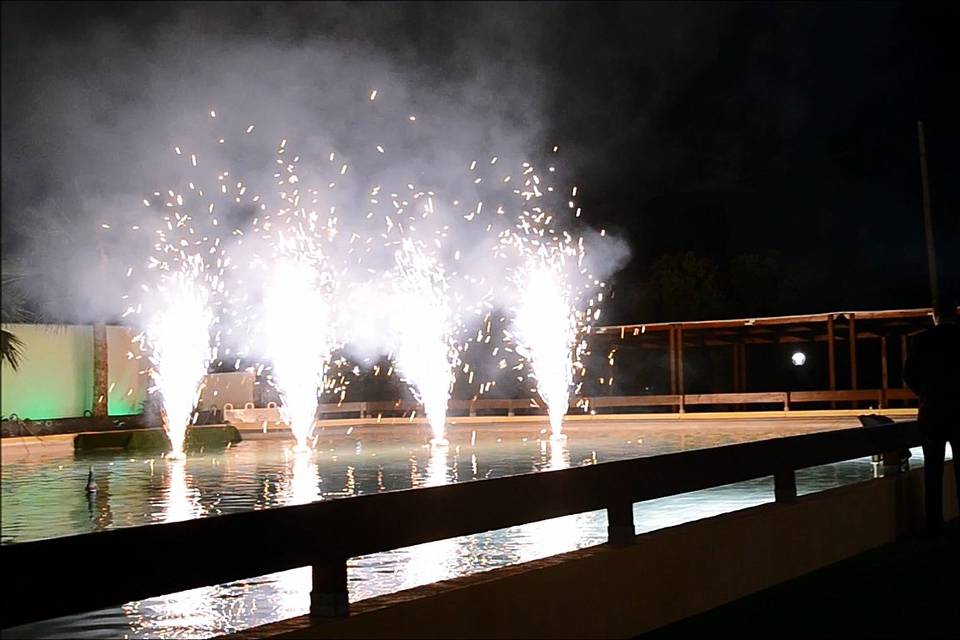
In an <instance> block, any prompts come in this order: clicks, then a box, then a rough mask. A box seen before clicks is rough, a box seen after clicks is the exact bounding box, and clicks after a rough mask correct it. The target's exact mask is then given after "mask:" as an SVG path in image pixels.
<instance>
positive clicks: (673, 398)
mask: <svg viewBox="0 0 960 640" xmlns="http://www.w3.org/2000/svg"><path fill="white" fill-rule="evenodd" d="M891 400H896V401H915V400H916V396H915V395H914V394H913V392H912V391H910V390H909V389H886V390H884V389H862V390H852V391H849V390H848V391H771V392H766V391H764V392H753V393H701V394H686V395H678V394H664V395H643V396H596V397H587V398H581V399H580V403H579V404H580V406H579V407H574V408H571V410H570V411H571V413H574V414H576V413H577V412H578V411H582V410H583V409H584V408H585V409H586V410H587V411H589V410H591V409H631V408H641V407H643V408H647V407H662V408H664V409H665V410H667V411H675V410H679V411H686V409H687V407H694V406H723V407H743V406H749V405H779V407H780V408H781V409H782V410H784V411H789V410H791V409H794V408H796V407H797V405H810V404H815V403H821V404H822V403H832V404H836V403H844V404H846V405H847V406H850V405H855V404H857V403H861V404H864V403H866V404H871V405H873V406H874V407H875V408H881V409H882V408H886V407H889V403H890V401H891ZM447 408H448V410H449V411H450V413H451V415H458V414H459V415H469V416H476V415H478V412H480V411H485V412H486V411H504V410H506V414H507V415H508V416H513V415H516V413H517V412H518V411H523V412H528V413H535V414H545V413H546V410H547V409H546V407H545V406H544V405H543V403H542V402H541V401H539V400H537V399H534V398H513V399H500V398H479V399H476V400H450V402H449V404H448V406H447ZM414 411H417V412H422V407H420V405H418V404H417V403H416V402H413V401H410V400H388V401H379V402H341V403H330V404H320V405H318V410H317V413H318V414H319V415H320V416H344V415H352V416H356V417H360V418H371V417H377V416H381V415H384V414H386V415H390V414H397V415H410V414H411V413H412V412H414ZM223 415H224V419H226V420H227V421H234V422H261V421H264V420H265V421H268V422H273V421H276V420H279V415H280V414H279V410H278V409H277V408H275V407H274V408H254V407H252V406H251V407H249V408H246V409H243V408H239V407H237V408H232V407H229V406H226V407H224V414H223Z"/></svg>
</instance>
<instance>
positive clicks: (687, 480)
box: [0, 422, 919, 626]
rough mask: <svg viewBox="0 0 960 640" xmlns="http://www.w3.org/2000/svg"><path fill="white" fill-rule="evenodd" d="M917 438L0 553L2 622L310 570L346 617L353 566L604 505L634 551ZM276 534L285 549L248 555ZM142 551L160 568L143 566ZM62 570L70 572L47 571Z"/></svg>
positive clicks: (782, 444) (286, 512)
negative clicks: (671, 518) (770, 486)
mask: <svg viewBox="0 0 960 640" xmlns="http://www.w3.org/2000/svg"><path fill="white" fill-rule="evenodd" d="M918 443H919V432H918V430H917V426H916V423H915V422H901V423H897V424H895V425H888V426H883V427H875V428H851V429H842V430H837V431H829V432H822V433H814V434H807V435H799V436H790V437H784V438H777V439H772V440H761V441H755V442H746V443H741V444H732V445H727V446H721V447H714V448H708V449H698V450H693V451H683V452H678V453H670V454H665V455H658V456H651V457H646V458H635V459H630V460H619V461H615V462H606V463H601V464H597V465H592V466H586V467H578V468H572V469H563V470H557V471H545V472H540V473H530V474H524V475H519V476H509V477H504V478H495V479H490V480H478V481H471V482H464V483H460V484H452V485H445V486H439V487H428V488H419V489H408V490H403V491H393V492H388V493H381V494H372V495H365V496H358V497H352V498H343V499H335V500H327V501H320V502H314V503H311V504H306V505H297V506H289V507H278V508H273V509H267V510H262V511H249V512H244V513H236V514H228V515H222V516H213V517H207V518H201V519H197V520H188V521H184V522H174V523H167V524H154V525H145V526H138V527H130V528H123V529H115V530H111V531H105V532H101V533H89V534H82V535H75V536H68V537H63V538H53V539H47V540H38V541H32V542H22V543H16V544H11V545H4V546H3V547H0V553H2V559H3V566H4V567H5V568H6V569H7V570H8V574H7V575H13V576H15V584H16V589H15V590H13V591H11V592H10V593H8V594H7V597H6V599H5V601H4V604H5V605H6V606H5V611H6V613H5V616H4V620H3V624H4V626H15V625H19V624H24V623H27V622H31V621H36V620H43V619H47V618H52V617H57V616H62V615H68V614H72V613H80V612H84V611H92V610H96V609H100V608H104V607H109V606H115V605H118V604H120V603H123V602H128V601H131V600H141V599H144V598H148V597H153V596H158V595H162V594H166V593H173V592H177V591H182V590H186V589H192V588H197V587H204V586H209V585H213V584H221V583H224V582H230V581H233V580H240V579H245V578H251V577H254V576H260V575H265V574H269V573H274V572H277V571H284V570H287V569H293V568H296V567H302V566H307V565H310V566H312V567H313V592H312V594H311V596H312V597H311V613H312V614H314V615H343V614H345V613H346V611H347V608H348V603H347V582H346V559H347V558H350V557H355V556H360V555H366V554H371V553H377V552H382V551H389V550H392V549H397V548H401V547H406V546H410V545H415V544H421V543H425V542H432V541H436V540H444V539H447V538H454V537H458V536H463V535H470V534H476V533H481V532H484V531H490V530H494V529H502V528H506V527H511V526H518V525H523V524H527V523H530V522H537V521H540V520H545V519H548V518H555V517H559V516H566V515H571V514H576V513H583V512H585V511H593V510H597V509H607V512H608V520H609V539H610V541H611V542H613V543H628V542H630V541H632V540H633V538H634V528H633V510H632V504H633V503H635V502H641V501H644V500H651V499H654V498H661V497H665V496H671V495H676V494H680V493H686V492H689V491H696V490H700V489H707V488H711V487H717V486H722V485H726V484H730V483H733V482H741V481H745V480H751V479H754V478H760V477H766V476H774V477H775V485H776V492H775V493H776V498H777V500H791V499H793V498H795V497H796V487H795V482H794V470H796V469H802V468H805V467H811V466H816V465H821V464H829V463H832V462H838V461H841V460H849V459H852V458H858V457H864V456H868V455H872V454H877V453H883V452H887V451H899V450H902V449H904V448H907V447H913V446H916V445H917V444H918ZM517 496H528V497H535V500H529V499H528V500H523V501H519V500H517ZM241 532H242V534H243V535H237V534H238V533H241ZM280 534H282V539H280V540H281V541H280V542H279V543H278V544H275V545H269V546H267V547H264V548H263V549H262V550H257V549H251V547H250V543H249V541H250V540H278V538H277V536H278V535H280ZM161 554H162V555H161ZM144 556H146V557H149V558H156V562H154V563H151V564H147V565H144V564H143V563H138V559H139V558H142V557H144ZM68 568H69V569H68ZM59 571H68V573H69V575H61V576H57V577H53V576H52V575H51V573H52V572H53V573H56V572H59Z"/></svg>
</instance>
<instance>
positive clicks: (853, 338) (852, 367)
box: [848, 313, 857, 409]
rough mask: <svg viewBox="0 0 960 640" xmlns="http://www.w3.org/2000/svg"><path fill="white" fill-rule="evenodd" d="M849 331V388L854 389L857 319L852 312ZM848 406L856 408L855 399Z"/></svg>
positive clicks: (855, 381)
mask: <svg viewBox="0 0 960 640" xmlns="http://www.w3.org/2000/svg"><path fill="white" fill-rule="evenodd" d="M848 328H849V331H850V334H849V335H850V388H851V389H853V390H854V391H856V390H857V320H856V318H855V317H854V314H852V313H851V314H850V324H849V325H848ZM850 406H851V407H852V408H854V409H856V408H857V401H856V400H853V401H851V403H850Z"/></svg>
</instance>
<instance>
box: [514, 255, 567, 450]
mask: <svg viewBox="0 0 960 640" xmlns="http://www.w3.org/2000/svg"><path fill="white" fill-rule="evenodd" d="M561 258H562V254H560V253H553V254H551V257H549V258H548V257H543V256H540V255H538V256H535V257H530V258H529V259H528V261H527V264H526V265H525V266H524V268H522V269H519V270H518V273H517V274H516V275H515V276H514V277H515V279H516V285H517V288H518V291H519V301H518V303H517V306H516V307H515V309H514V317H513V323H512V325H511V330H510V333H511V334H512V337H513V339H514V341H515V342H516V344H517V353H518V354H519V355H521V356H522V357H524V358H525V359H526V360H527V361H528V362H529V363H530V366H531V369H532V373H531V375H532V376H533V377H534V378H535V379H536V381H537V392H538V393H539V394H540V397H541V398H543V401H544V402H546V403H547V409H548V412H549V414H550V432H551V437H552V438H554V439H558V438H562V437H563V435H562V432H561V429H562V425H563V416H564V415H566V413H567V409H568V408H569V397H570V390H571V388H572V387H573V367H574V366H575V363H576V362H577V357H576V353H575V351H574V346H575V344H576V342H577V332H578V326H577V314H576V308H575V307H574V306H573V304H572V303H571V295H570V292H569V285H568V284H567V283H566V282H565V278H564V272H563V261H562V260H561Z"/></svg>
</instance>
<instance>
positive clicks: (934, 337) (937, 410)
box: [903, 300, 960, 531]
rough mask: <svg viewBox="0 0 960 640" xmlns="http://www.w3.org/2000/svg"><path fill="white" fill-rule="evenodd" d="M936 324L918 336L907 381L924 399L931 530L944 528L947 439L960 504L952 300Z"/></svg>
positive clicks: (958, 363) (959, 374) (958, 354)
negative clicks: (944, 469) (951, 455)
mask: <svg viewBox="0 0 960 640" xmlns="http://www.w3.org/2000/svg"><path fill="white" fill-rule="evenodd" d="M933 324H934V326H933V327H932V328H930V329H927V330H926V331H924V332H923V333H921V334H919V335H918V336H916V338H914V343H913V349H912V350H911V352H910V355H909V357H908V358H907V362H906V366H905V367H904V370H903V379H904V381H905V382H906V383H907V385H908V386H909V387H910V389H912V390H913V392H914V393H915V394H917V397H919V398H920V412H919V414H918V416H917V422H918V423H919V427H920V444H921V446H922V447H923V482H924V503H925V507H926V521H927V529H928V530H929V531H938V530H940V529H942V528H943V464H944V457H945V448H946V443H947V442H949V443H950V447H951V449H952V450H953V460H954V462H953V474H954V477H955V478H956V483H957V501H958V507H960V460H957V454H958V452H960V415H958V412H957V408H956V402H957V399H958V398H957V396H958V392H960V327H958V326H957V307H956V305H955V304H954V303H953V301H952V300H950V301H946V300H942V301H938V303H937V304H936V305H935V307H934V310H933Z"/></svg>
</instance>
